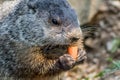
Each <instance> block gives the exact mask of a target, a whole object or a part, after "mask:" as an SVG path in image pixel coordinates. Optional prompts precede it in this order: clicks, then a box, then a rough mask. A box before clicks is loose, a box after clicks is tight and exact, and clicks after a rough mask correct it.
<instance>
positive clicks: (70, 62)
mask: <svg viewBox="0 0 120 80" xmlns="http://www.w3.org/2000/svg"><path fill="white" fill-rule="evenodd" d="M85 60H86V52H85V51H84V50H79V51H78V57H77V59H76V60H74V59H73V58H72V57H71V56H70V55H69V54H64V55H63V56H61V57H60V58H59V60H58V62H57V65H58V67H59V68H60V69H62V70H64V71H66V70H69V69H72V68H73V67H74V66H76V65H78V64H81V63H83V62H84V61H85Z"/></svg>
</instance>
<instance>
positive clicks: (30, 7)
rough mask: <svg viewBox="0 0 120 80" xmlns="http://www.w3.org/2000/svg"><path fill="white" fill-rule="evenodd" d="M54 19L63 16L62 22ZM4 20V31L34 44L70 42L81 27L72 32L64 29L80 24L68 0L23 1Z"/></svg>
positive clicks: (16, 38)
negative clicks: (55, 22)
mask: <svg viewBox="0 0 120 80" xmlns="http://www.w3.org/2000/svg"><path fill="white" fill-rule="evenodd" d="M52 19H58V20H59V19H60V21H61V24H60V25H54V24H52V22H51V20H52ZM2 23H3V24H2V27H1V29H0V32H1V34H4V33H5V34H9V37H10V39H11V40H14V41H18V42H20V41H21V42H24V43H27V44H32V45H45V44H52V43H53V42H54V43H55V44H60V43H61V44H65V43H69V37H72V35H74V34H76V30H80V29H79V28H76V30H75V32H74V33H73V32H72V34H71V31H68V30H65V29H64V28H65V27H68V28H70V26H71V27H73V26H74V27H76V26H77V27H78V21H77V16H76V14H75V12H74V11H73V10H72V9H71V7H70V6H69V4H68V3H67V2H66V0H21V1H20V2H19V4H18V5H17V6H16V7H15V9H14V10H13V11H12V12H11V13H10V14H9V16H8V17H7V19H5V20H4V21H3V22H2ZM8 26H9V27H8ZM62 31H63V34H59V33H62ZM66 31H67V32H66ZM2 32H3V33H2ZM68 35H69V37H67V36H68ZM57 39H58V40H57Z"/></svg>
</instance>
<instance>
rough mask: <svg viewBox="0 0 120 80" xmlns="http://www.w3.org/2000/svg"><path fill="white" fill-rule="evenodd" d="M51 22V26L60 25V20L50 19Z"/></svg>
mask: <svg viewBox="0 0 120 80" xmlns="http://www.w3.org/2000/svg"><path fill="white" fill-rule="evenodd" d="M51 22H52V24H54V25H60V24H61V21H60V19H54V18H53V19H51Z"/></svg>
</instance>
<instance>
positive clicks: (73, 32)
mask: <svg viewBox="0 0 120 80" xmlns="http://www.w3.org/2000/svg"><path fill="white" fill-rule="evenodd" d="M66 33H67V36H68V38H69V39H70V42H71V43H74V42H77V41H79V40H80V39H81V38H82V32H81V29H80V27H79V26H70V27H68V29H67V30H66Z"/></svg>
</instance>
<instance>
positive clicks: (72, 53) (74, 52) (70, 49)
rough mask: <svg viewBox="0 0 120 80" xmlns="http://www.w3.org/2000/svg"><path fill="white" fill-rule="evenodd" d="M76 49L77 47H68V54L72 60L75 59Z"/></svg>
mask: <svg viewBox="0 0 120 80" xmlns="http://www.w3.org/2000/svg"><path fill="white" fill-rule="evenodd" d="M77 53H78V47H77V46H69V47H68V54H70V55H71V57H73V59H75V60H76V59H77Z"/></svg>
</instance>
